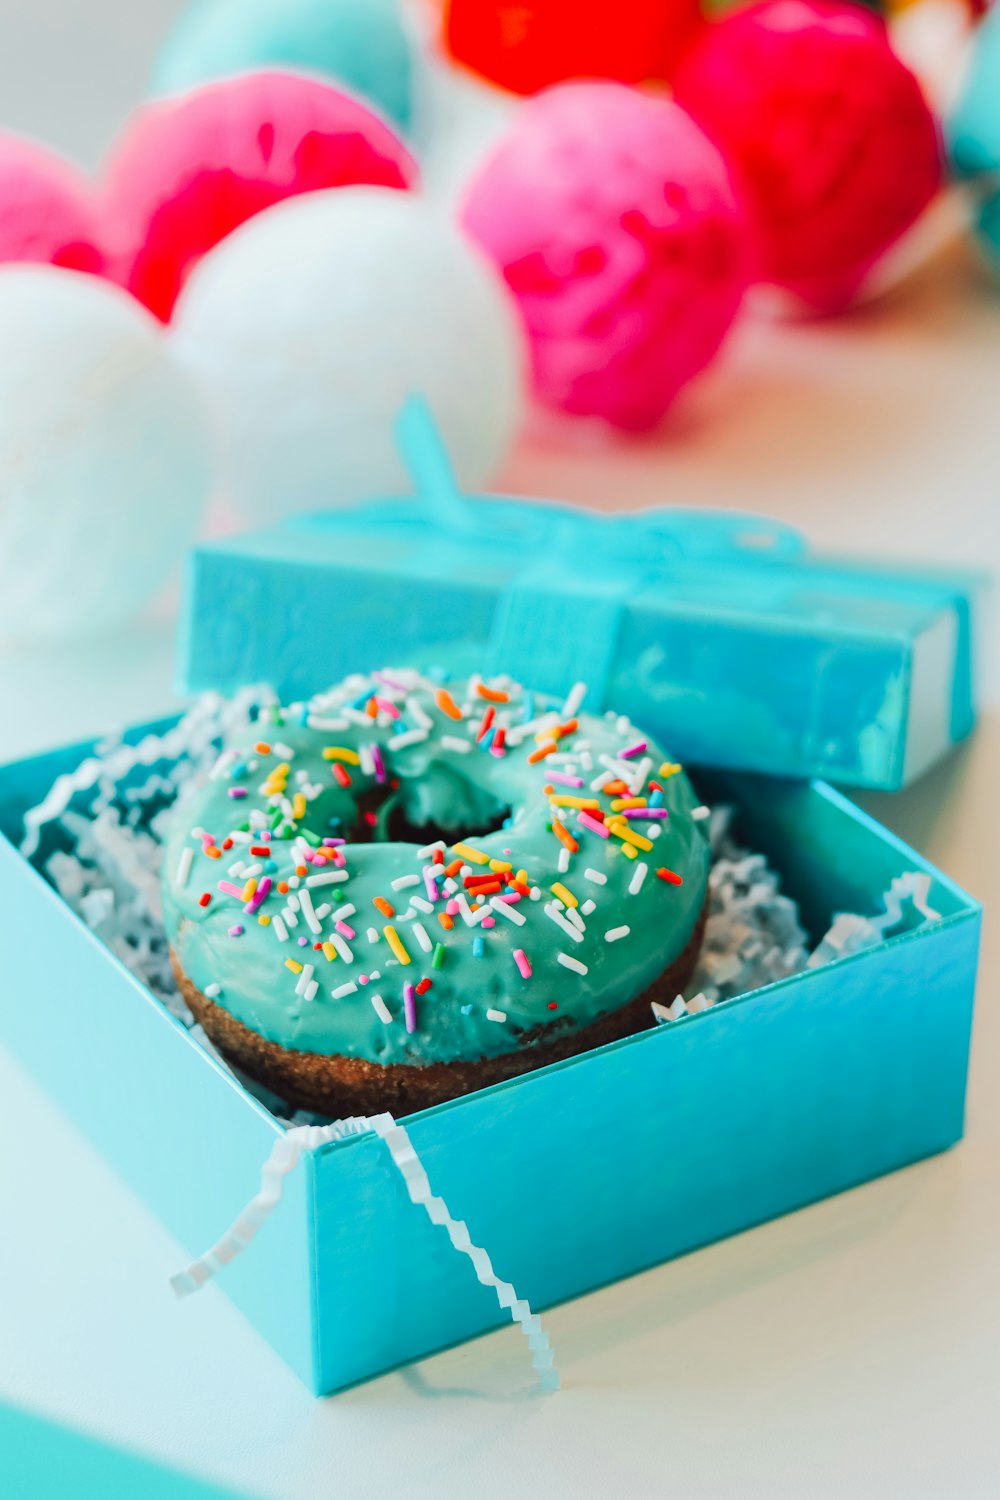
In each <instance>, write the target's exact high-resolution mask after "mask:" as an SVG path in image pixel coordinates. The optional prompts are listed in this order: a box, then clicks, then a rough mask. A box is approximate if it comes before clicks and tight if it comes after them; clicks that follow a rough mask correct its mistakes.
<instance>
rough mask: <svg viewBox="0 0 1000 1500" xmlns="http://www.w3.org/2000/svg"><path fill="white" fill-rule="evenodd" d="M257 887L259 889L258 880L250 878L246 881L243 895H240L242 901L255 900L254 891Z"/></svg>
mask: <svg viewBox="0 0 1000 1500" xmlns="http://www.w3.org/2000/svg"><path fill="white" fill-rule="evenodd" d="M256 889H257V882H256V880H253V879H251V880H248V881H247V883H246V885H245V886H244V887H243V895H242V896H241V897H240V900H241V901H252V900H253V893H254V891H255V890H256Z"/></svg>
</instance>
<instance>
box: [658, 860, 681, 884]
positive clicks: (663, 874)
mask: <svg viewBox="0 0 1000 1500" xmlns="http://www.w3.org/2000/svg"><path fill="white" fill-rule="evenodd" d="M656 873H657V875H659V877H660V879H661V880H665V881H666V882H667V885H683V884H684V877H683V875H678V874H677V871H676V870H668V869H667V867H666V865H661V866H660V868H659V869H658V870H657V872H656Z"/></svg>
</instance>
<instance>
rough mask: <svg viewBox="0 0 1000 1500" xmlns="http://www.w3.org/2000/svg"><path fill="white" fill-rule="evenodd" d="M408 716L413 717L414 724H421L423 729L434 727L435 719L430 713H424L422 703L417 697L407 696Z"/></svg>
mask: <svg viewBox="0 0 1000 1500" xmlns="http://www.w3.org/2000/svg"><path fill="white" fill-rule="evenodd" d="M406 716H407V718H409V719H412V720H413V722H414V724H419V725H420V728H421V729H431V728H433V720H432V719H431V717H430V715H429V714H426V713H424V710H423V707H422V705H421V704H420V702H419V701H418V700H417V699H416V698H407V700H406Z"/></svg>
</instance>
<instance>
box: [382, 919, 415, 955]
mask: <svg viewBox="0 0 1000 1500" xmlns="http://www.w3.org/2000/svg"><path fill="white" fill-rule="evenodd" d="M382 931H383V933H384V934H385V940H386V942H387V943H388V944H389V947H390V948H391V949H392V951H393V953H394V954H395V955H396V957H397V958H398V959H399V961H400V963H401V964H408V963H409V962H410V955H409V954H408V953H407V951H406V949H405V948H404V947H403V945H402V943H401V942H400V940H399V933H398V932H397V931H396V929H395V927H383V928H382Z"/></svg>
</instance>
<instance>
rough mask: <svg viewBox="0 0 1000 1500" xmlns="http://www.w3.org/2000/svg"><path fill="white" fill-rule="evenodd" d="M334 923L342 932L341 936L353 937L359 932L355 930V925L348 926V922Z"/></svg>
mask: <svg viewBox="0 0 1000 1500" xmlns="http://www.w3.org/2000/svg"><path fill="white" fill-rule="evenodd" d="M333 925H334V927H335V928H336V929H337V931H338V932H339V933H340V935H341V937H345V938H353V937H356V936H357V934H356V933H355V931H354V928H353V927H348V925H347V923H346V922H341V921H336V922H334V924H333Z"/></svg>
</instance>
